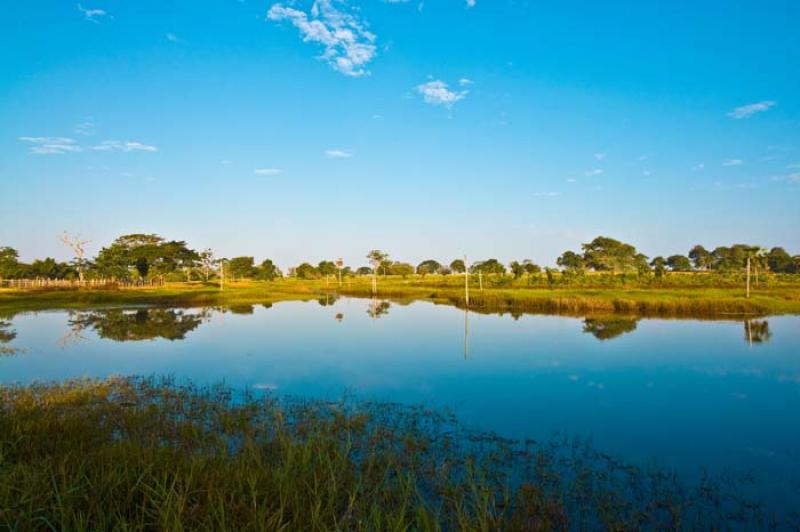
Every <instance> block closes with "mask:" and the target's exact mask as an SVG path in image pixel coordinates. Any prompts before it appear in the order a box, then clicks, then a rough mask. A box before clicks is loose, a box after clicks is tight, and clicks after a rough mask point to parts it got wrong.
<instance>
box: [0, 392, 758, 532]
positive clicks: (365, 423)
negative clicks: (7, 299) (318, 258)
mask: <svg viewBox="0 0 800 532" xmlns="http://www.w3.org/2000/svg"><path fill="white" fill-rule="evenodd" d="M0 393H1V394H2V410H0V529H8V530H409V529H411V530H487V531H488V530H568V529H598V528H601V529H608V530H633V529H661V528H664V529H675V528H683V529H701V530H711V529H729V528H751V529H752V528H764V527H767V526H769V525H770V521H769V520H768V519H767V518H766V517H765V512H763V511H762V510H761V509H760V508H759V506H758V505H755V504H750V503H748V502H747V501H744V500H741V499H740V498H739V497H738V496H737V495H736V486H734V485H727V484H717V483H714V482H712V481H711V480H709V479H706V480H704V481H703V482H701V483H700V484H698V485H696V486H685V485H682V484H681V483H680V482H679V481H678V480H677V479H676V478H675V476H673V475H671V474H668V473H664V472H658V471H651V470H643V469H637V468H634V467H632V466H629V465H625V464H623V463H621V462H618V461H617V460H615V459H614V458H612V457H609V456H606V455H604V454H601V453H599V452H597V451H596V450H594V449H593V448H592V447H591V446H590V445H588V444H587V443H585V442H580V441H574V440H568V439H555V440H552V441H549V442H547V443H538V442H534V441H526V442H515V441H510V440H505V439H502V438H499V437H497V436H496V435H493V434H486V433H478V432H472V431H468V430H465V429H463V428H462V427H461V426H460V425H459V424H458V422H457V420H456V419H454V418H453V417H452V416H450V415H448V414H445V413H441V412H437V411H432V410H428V409H425V408H422V407H407V406H401V405H397V404H381V403H369V402H357V401H353V400H344V401H342V402H336V403H329V402H320V401H303V400H290V399H280V400H279V399H276V398H275V397H272V396H269V395H266V396H265V395H250V394H235V393H234V392H233V391H232V390H231V389H229V388H226V387H223V386H215V387H194V386H179V385H177V384H176V383H175V382H174V381H172V380H169V379H152V378H151V379H146V378H119V379H111V380H106V381H73V382H66V383H62V384H49V385H31V386H27V387H5V388H2V389H0Z"/></svg>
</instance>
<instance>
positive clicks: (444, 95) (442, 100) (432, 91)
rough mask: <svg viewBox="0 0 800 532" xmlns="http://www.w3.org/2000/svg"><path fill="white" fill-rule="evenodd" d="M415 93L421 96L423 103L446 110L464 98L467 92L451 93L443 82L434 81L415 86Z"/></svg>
mask: <svg viewBox="0 0 800 532" xmlns="http://www.w3.org/2000/svg"><path fill="white" fill-rule="evenodd" d="M417 92H419V93H420V94H421V95H422V98H423V100H425V103H429V104H431V105H443V106H445V107H447V108H448V109H450V108H452V107H453V105H455V104H456V103H457V102H459V101H461V100H463V99H464V98H466V96H467V94H469V91H466V90H462V91H458V92H456V91H452V90H450V89H449V88H448V86H447V83H445V82H444V81H439V80H434V81H429V82H427V83H423V84H422V85H418V86H417Z"/></svg>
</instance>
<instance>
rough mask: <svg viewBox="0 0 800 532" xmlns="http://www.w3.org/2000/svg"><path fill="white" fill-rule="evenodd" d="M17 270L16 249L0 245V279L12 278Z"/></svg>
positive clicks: (17, 254) (17, 255)
mask: <svg viewBox="0 0 800 532" xmlns="http://www.w3.org/2000/svg"><path fill="white" fill-rule="evenodd" d="M18 270H19V253H18V252H17V250H16V249H14V248H10V247H8V246H6V247H0V279H4V278H5V279H13V278H15V277H16V276H17V272H18Z"/></svg>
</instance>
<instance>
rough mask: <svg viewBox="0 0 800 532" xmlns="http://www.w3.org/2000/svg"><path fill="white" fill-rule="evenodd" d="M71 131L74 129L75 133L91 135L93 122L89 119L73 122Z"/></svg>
mask: <svg viewBox="0 0 800 532" xmlns="http://www.w3.org/2000/svg"><path fill="white" fill-rule="evenodd" d="M73 131H75V133H76V134H78V135H83V136H85V137H91V136H92V135H94V132H95V126H94V122H92V121H91V120H86V121H85V122H80V123H78V124H75V127H74V128H73Z"/></svg>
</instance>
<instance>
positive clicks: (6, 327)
mask: <svg viewBox="0 0 800 532" xmlns="http://www.w3.org/2000/svg"><path fill="white" fill-rule="evenodd" d="M16 337H17V331H15V330H14V329H12V328H11V322H10V321H5V320H3V319H0V344H8V343H11V342H12V341H14V339H16ZM19 352H20V350H19V349H17V348H15V347H11V346H8V345H0V356H11V355H16V354H17V353H19Z"/></svg>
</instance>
